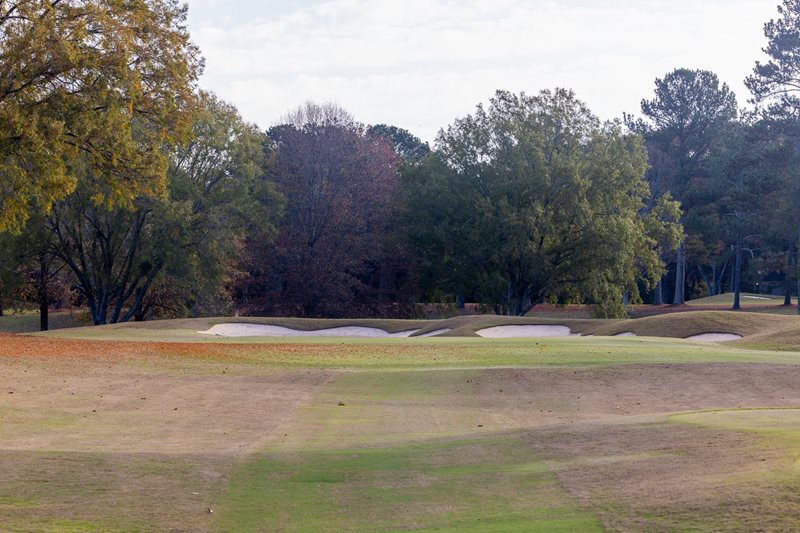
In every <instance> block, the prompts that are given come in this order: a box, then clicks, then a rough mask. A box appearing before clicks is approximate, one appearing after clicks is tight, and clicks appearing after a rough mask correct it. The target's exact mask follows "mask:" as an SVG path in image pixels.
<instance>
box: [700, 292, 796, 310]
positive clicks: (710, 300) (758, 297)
mask: <svg viewBox="0 0 800 533" xmlns="http://www.w3.org/2000/svg"><path fill="white" fill-rule="evenodd" d="M783 299H784V298H783V296H776V295H773V294H751V293H742V294H741V305H742V307H763V306H775V305H783ZM792 303H793V304H797V298H792ZM686 305H690V306H696V307H708V306H720V307H723V306H724V307H731V306H733V293H732V292H727V293H725V294H717V295H716V296H707V297H705V298H697V299H696V300H690V301H688V302H686Z"/></svg>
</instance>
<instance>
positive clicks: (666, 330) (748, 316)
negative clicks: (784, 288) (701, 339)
mask: <svg viewBox="0 0 800 533" xmlns="http://www.w3.org/2000/svg"><path fill="white" fill-rule="evenodd" d="M793 324H794V325H796V326H797V327H798V328H800V320H798V319H797V317H790V316H776V315H766V314H763V313H741V312H733V311H693V312H686V313H671V314H665V315H657V316H650V317H646V318H637V319H634V320H627V321H619V322H616V323H614V324H610V325H607V326H603V327H599V328H596V329H595V332H594V333H595V335H605V336H611V335H619V334H620V333H626V332H632V333H635V334H636V335H638V336H640V337H673V338H686V337H691V336H693V335H700V334H703V333H731V334H735V335H741V336H742V337H747V336H750V335H755V334H763V333H765V332H769V331H773V330H775V329H777V328H781V327H791V326H792V325H793Z"/></svg>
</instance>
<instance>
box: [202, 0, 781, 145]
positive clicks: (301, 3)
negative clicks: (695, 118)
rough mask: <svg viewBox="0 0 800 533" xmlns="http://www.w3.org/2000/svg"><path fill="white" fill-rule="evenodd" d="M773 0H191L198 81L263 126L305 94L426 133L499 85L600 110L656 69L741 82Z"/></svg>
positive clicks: (736, 86) (605, 112)
mask: <svg viewBox="0 0 800 533" xmlns="http://www.w3.org/2000/svg"><path fill="white" fill-rule="evenodd" d="M777 3H778V0H261V1H259V0H188V4H189V30H190V32H191V34H192V38H193V40H194V42H195V43H196V44H197V45H198V46H199V47H200V49H201V51H202V53H203V56H204V57H205V59H206V69H205V73H204V75H203V78H202V79H201V86H202V87H203V88H205V89H210V90H213V91H214V92H216V93H217V94H218V95H219V96H220V97H221V98H223V99H225V100H227V101H229V102H231V103H232V104H234V105H235V106H236V107H237V108H238V109H239V111H240V113H241V114H242V116H243V117H244V119H245V120H247V121H248V122H255V123H256V124H258V125H259V126H260V127H262V128H264V129H266V128H269V127H270V126H272V125H274V124H276V123H277V122H278V121H279V120H280V118H281V117H282V116H283V115H285V114H286V113H287V112H288V111H290V110H291V109H293V108H296V107H297V106H299V105H301V104H302V103H304V102H306V101H308V100H312V101H317V102H323V101H331V102H335V103H337V104H339V105H341V106H342V107H344V108H345V109H347V110H348V111H350V112H351V113H352V114H353V115H354V116H355V117H356V119H358V120H359V121H361V122H363V123H365V124H378V123H385V124H393V125H396V126H400V127H403V128H406V129H408V130H410V131H411V132H412V133H414V134H416V135H418V136H419V137H421V138H422V139H424V140H426V141H433V140H434V139H435V137H436V134H437V132H438V130H439V129H440V128H443V127H446V126H447V125H449V124H451V123H453V121H454V120H455V119H456V118H458V117H463V116H465V115H467V114H469V113H472V112H473V111H474V109H475V106H476V105H477V104H478V103H482V102H483V103H485V102H487V101H488V100H489V98H491V96H492V95H493V94H494V92H495V91H496V90H498V89H504V90H510V91H514V92H522V91H524V92H526V93H528V94H534V93H537V92H539V91H540V90H542V89H552V88H554V87H566V88H571V89H573V90H574V91H575V92H576V94H577V95H578V97H579V98H580V99H581V100H583V101H585V102H586V103H587V104H588V105H589V107H590V108H591V109H592V111H593V112H594V113H595V114H596V115H598V116H599V117H600V118H601V119H604V120H610V119H613V118H617V117H621V116H622V113H623V112H628V113H638V111H639V109H640V102H641V100H642V99H643V98H650V97H651V96H652V94H653V89H654V81H655V79H656V78H657V77H663V76H664V74H666V73H668V72H670V71H672V70H673V69H675V68H678V67H687V68H701V69H708V70H712V71H714V72H716V73H717V74H718V75H719V77H720V79H721V80H722V81H723V82H725V83H727V84H728V85H729V86H730V87H731V88H732V89H733V90H734V92H736V94H737V96H738V99H739V104H740V106H745V105H746V104H747V100H748V98H749V94H748V93H747V90H746V89H745V87H744V83H743V80H744V78H745V77H746V76H747V75H748V74H749V73H750V72H751V71H752V69H753V66H754V64H755V62H756V60H758V59H763V57H764V56H763V53H762V52H761V49H762V48H763V47H764V46H765V45H766V39H765V38H764V35H763V25H764V23H765V22H767V21H768V20H770V19H772V18H775V17H776V16H777V7H776V6H777Z"/></svg>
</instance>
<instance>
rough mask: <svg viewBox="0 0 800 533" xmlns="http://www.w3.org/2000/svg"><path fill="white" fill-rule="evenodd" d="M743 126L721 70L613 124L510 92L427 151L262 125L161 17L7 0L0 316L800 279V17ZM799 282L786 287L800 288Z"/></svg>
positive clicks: (362, 130)
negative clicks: (205, 72)
mask: <svg viewBox="0 0 800 533" xmlns="http://www.w3.org/2000/svg"><path fill="white" fill-rule="evenodd" d="M778 9H779V18H778V19H776V20H774V21H771V22H769V23H768V24H767V25H766V26H765V35H766V37H767V40H768V45H767V47H766V48H765V52H766V53H767V55H768V57H769V60H768V61H767V62H766V63H758V64H756V67H755V69H754V72H753V74H752V75H751V76H750V77H749V78H748V79H747V86H748V88H749V89H750V91H751V93H752V99H751V103H752V104H753V107H752V108H750V109H748V110H740V109H739V107H738V103H737V99H736V97H735V95H734V94H733V92H732V91H731V90H730V88H729V87H728V86H727V85H726V84H724V83H722V82H720V80H719V79H718V77H717V76H716V75H715V74H714V73H713V72H710V71H705V70H690V69H676V70H674V71H672V72H669V73H667V74H666V75H664V76H663V77H661V78H659V79H657V80H656V82H655V92H654V95H653V96H652V98H650V99H644V100H643V101H642V104H641V113H640V116H639V117H636V116H633V115H625V116H624V117H623V119H622V120H616V121H610V122H601V121H600V120H599V119H598V118H597V117H596V116H594V115H593V114H592V112H591V111H590V110H589V109H588V108H587V106H586V105H585V104H584V103H583V102H581V101H580V100H579V99H578V98H577V97H576V95H575V94H574V93H573V92H571V91H570V90H567V89H555V90H552V91H548V90H545V91H542V92H540V93H538V94H535V95H528V94H524V93H522V94H513V93H509V92H504V91H498V92H497V93H496V94H495V95H494V97H493V98H492V99H491V101H490V102H489V104H488V105H487V106H483V105H479V106H478V107H477V108H476V110H475V112H474V113H473V114H471V115H467V116H466V117H463V118H459V119H457V120H455V122H454V123H453V124H451V125H450V126H447V127H446V128H444V129H443V130H441V132H440V133H439V135H438V137H437V139H436V142H435V144H434V145H433V147H431V146H429V145H428V144H427V143H425V142H423V141H421V140H420V139H418V138H417V137H415V136H414V135H413V134H411V133H410V132H408V131H407V130H404V129H402V128H399V127H397V126H393V125H387V124H377V125H365V124H362V123H360V122H358V121H357V120H356V119H355V118H354V117H353V116H351V115H350V114H349V113H348V112H347V111H346V110H344V109H342V108H341V107H339V106H336V105H333V104H315V103H307V104H305V105H303V106H301V107H300V108H298V109H296V110H295V111H293V112H291V113H289V114H288V115H287V116H286V117H284V118H283V119H282V120H280V121H279V123H278V124H276V125H274V126H273V127H271V128H270V129H269V130H268V131H266V132H264V131H261V130H259V129H258V128H257V127H256V126H254V125H252V124H249V123H247V122H246V121H245V120H243V119H242V117H241V116H240V115H239V113H238V112H237V111H236V109H235V108H234V107H232V106H231V105H230V104H227V103H225V102H223V101H221V100H220V99H219V98H217V97H216V96H215V95H213V94H210V93H207V92H204V91H202V90H200V89H199V88H198V87H197V78H198V75H199V74H200V72H201V70H202V59H201V57H200V55H199V51H198V50H197V48H196V47H195V46H194V45H193V44H192V43H191V41H190V39H189V35H188V33H187V32H186V30H185V26H184V22H185V18H186V8H185V7H181V6H180V5H178V4H177V3H176V2H174V1H172V0H141V1H137V2H122V3H120V2H111V3H109V2H100V1H98V0H60V1H59V2H30V1H25V0H20V1H18V2H0V65H1V66H2V71H3V72H4V75H3V77H2V79H0V177H1V178H2V181H1V182H0V313H2V311H3V309H4V308H7V307H11V306H13V305H14V304H15V303H16V302H18V301H20V300H24V301H25V302H29V303H35V304H36V305H37V306H38V307H39V309H40V311H41V312H40V316H41V319H42V328H43V329H46V328H47V317H48V310H49V309H50V307H51V306H53V305H56V306H61V305H68V306H84V307H85V308H86V309H88V311H89V314H90V316H91V319H92V321H93V322H94V323H95V324H106V323H115V322H125V321H128V320H144V319H147V318H151V317H163V316H187V315H199V314H227V313H232V312H234V311H242V312H248V313H269V314H292V315H303V316H347V315H354V314H359V315H375V316H385V315H394V316H397V315H408V314H410V313H413V307H411V305H412V304H413V303H414V302H425V301H442V300H445V301H449V302H453V303H454V304H463V303H464V302H465V301H473V302H477V303H480V304H483V306H484V308H490V309H494V311H495V312H497V313H507V314H524V313H526V312H528V311H529V310H530V309H531V307H532V306H535V305H536V304H537V303H542V302H548V303H589V304H593V305H594V308H595V309H596V311H597V314H598V315H601V316H621V315H624V314H625V312H626V306H627V305H628V304H630V303H636V302H640V301H643V300H649V301H652V302H653V303H657V304H661V303H666V302H668V301H669V302H672V303H675V304H681V303H683V302H684V301H685V299H686V298H687V297H694V296H700V295H705V294H711V295H713V294H718V293H720V292H724V291H732V292H735V295H736V296H735V304H734V307H735V308H738V307H739V306H740V292H741V290H742V288H743V287H744V286H749V285H751V284H752V283H755V282H757V281H758V280H759V279H760V276H762V275H763V273H764V272H767V271H775V272H780V273H781V275H782V276H784V290H785V297H786V302H787V304H788V303H790V301H791V300H790V297H791V281H792V272H793V270H797V271H798V272H800V260H798V240H800V222H799V221H800V211H799V210H800V207H798V205H800V203H798V202H797V197H798V194H800V178H798V176H800V173H798V169H800V164H799V163H800V161H799V160H798V154H799V153H800V151H799V150H798V146H800V126H799V124H800V122H799V119H800V95H799V94H798V92H797V87H800V61H798V60H797V59H796V58H798V57H800V39H798V37H797V36H798V35H799V34H800V1H798V0H783V2H782V4H781V5H780V6H779V8H778ZM798 289H800V276H798Z"/></svg>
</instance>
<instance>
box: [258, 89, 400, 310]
mask: <svg viewBox="0 0 800 533" xmlns="http://www.w3.org/2000/svg"><path fill="white" fill-rule="evenodd" d="M269 137H270V139H271V140H272V142H273V143H274V150H275V165H274V167H273V179H274V181H275V183H276V184H277V187H278V190H279V191H280V192H281V193H282V194H283V195H284V196H285V198H286V213H285V217H284V219H283V222H282V224H281V225H280V227H279V231H278V238H277V239H276V242H275V244H274V246H272V247H271V253H270V255H271V257H268V258H267V259H266V261H265V262H266V263H268V268H267V269H265V273H267V274H268V277H269V278H270V279H271V280H272V282H271V285H272V286H271V289H272V290H271V292H270V294H271V298H269V300H270V305H268V307H269V309H270V310H271V311H273V312H274V311H276V310H277V308H280V307H282V308H283V311H284V312H289V313H293V314H297V313H299V314H302V315H304V316H318V315H326V316H335V315H346V314H354V313H355V307H356V306H358V305H360V304H364V303H367V302H369V301H370V300H371V299H372V298H373V297H374V296H375V295H376V293H377V291H378V289H379V288H380V287H379V285H380V281H379V280H380V279H381V275H380V268H381V256H382V255H383V254H384V253H385V251H384V247H383V242H384V236H385V232H386V229H387V225H388V224H389V220H390V217H389V213H390V210H391V208H392V205H393V198H394V196H395V192H396V187H397V166H398V164H399V157H398V156H397V154H396V153H395V151H394V148H393V146H392V144H391V142H390V141H388V140H387V139H385V138H382V137H378V136H374V135H369V134H368V133H367V131H366V129H365V128H364V126H363V125H361V124H359V123H357V122H355V121H354V120H353V119H352V117H351V116H350V115H349V114H347V113H346V112H345V111H343V110H341V108H338V107H336V106H333V105H325V106H318V105H315V104H307V105H306V106H305V107H303V108H300V109H299V110H297V111H296V112H294V113H292V114H291V115H289V116H288V117H287V118H286V120H285V123H284V124H282V125H280V126H276V127H274V128H272V129H271V130H270V131H269Z"/></svg>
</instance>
